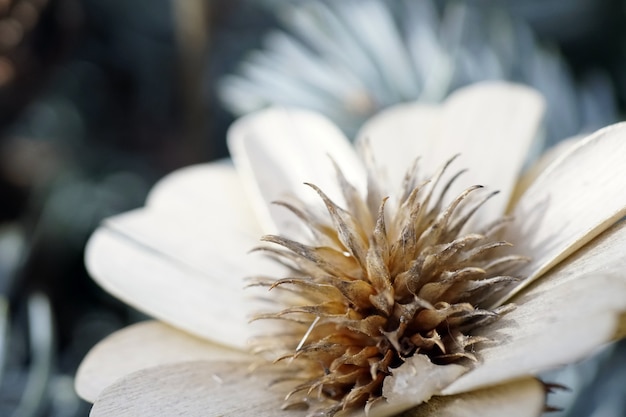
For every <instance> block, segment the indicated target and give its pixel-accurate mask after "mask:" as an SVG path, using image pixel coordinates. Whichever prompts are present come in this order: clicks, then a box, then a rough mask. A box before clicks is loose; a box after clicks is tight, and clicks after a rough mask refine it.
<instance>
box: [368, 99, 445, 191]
mask: <svg viewBox="0 0 626 417" xmlns="http://www.w3.org/2000/svg"><path fill="white" fill-rule="evenodd" d="M442 116H443V109H442V108H441V107H440V106H434V105H428V104H423V103H410V104H399V105H397V106H393V107H390V108H389V109H387V110H384V111H382V112H381V113H378V114H377V115H376V116H374V117H372V118H371V119H370V120H368V121H367V123H365V125H363V127H362V129H361V131H360V132H359V134H358V136H357V142H356V145H357V147H358V148H359V150H360V151H362V152H361V153H362V154H364V153H366V152H371V155H372V157H373V159H374V162H375V164H376V166H377V167H378V168H379V171H380V172H381V175H382V176H384V177H385V178H382V179H383V181H382V182H381V184H383V185H385V186H386V188H385V190H397V189H399V187H400V186H401V185H402V180H403V178H404V176H405V174H406V173H407V170H408V169H409V167H411V166H412V164H413V163H414V162H415V160H416V158H418V157H422V158H424V159H425V158H426V157H428V155H429V154H430V152H431V147H432V146H434V145H435V144H436V143H437V141H438V139H439V136H440V135H441V125H440V123H441V119H442ZM368 148H369V149H368ZM450 156H452V155H450ZM363 159H364V160H367V155H364V156H363ZM441 162H443V161H441Z"/></svg>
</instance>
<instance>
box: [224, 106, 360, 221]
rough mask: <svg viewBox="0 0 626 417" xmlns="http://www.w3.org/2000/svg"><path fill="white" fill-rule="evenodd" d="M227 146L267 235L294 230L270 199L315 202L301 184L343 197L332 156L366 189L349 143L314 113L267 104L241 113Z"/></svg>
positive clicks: (290, 218)
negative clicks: (289, 198) (269, 106)
mask: <svg viewBox="0 0 626 417" xmlns="http://www.w3.org/2000/svg"><path fill="white" fill-rule="evenodd" d="M228 145H229V148H230V151H231V154H232V156H233V160H234V162H235V165H236V166H237V170H238V171H239V172H240V173H243V177H244V178H245V179H246V180H247V181H248V183H247V184H246V185H248V191H250V197H251V200H252V201H254V202H255V203H257V204H258V209H257V210H258V213H259V215H260V216H261V217H260V219H261V221H262V222H263V225H264V226H265V228H266V231H267V232H268V233H276V232H280V233H285V232H289V231H291V232H294V231H295V230H298V227H297V226H294V224H293V222H294V220H295V217H294V216H293V215H292V214H291V213H289V212H288V211H287V210H285V209H284V208H283V207H278V206H275V205H272V204H271V203H272V202H274V201H276V200H283V199H285V198H286V197H288V196H294V195H295V196H298V197H299V198H301V199H302V200H303V201H305V202H308V201H313V202H315V203H318V201H319V199H318V198H317V196H316V195H315V193H312V192H311V190H310V189H309V188H308V187H305V186H303V182H310V183H313V184H315V185H317V186H318V187H320V188H321V189H322V190H324V192H325V193H326V194H327V195H329V197H331V199H333V200H334V201H337V202H342V201H343V199H342V198H341V192H340V189H339V186H338V182H337V177H336V174H335V169H334V167H333V164H332V160H334V161H335V162H336V163H337V164H338V165H339V166H340V167H341V169H342V170H343V172H344V174H345V176H346V178H347V179H348V180H349V181H351V182H352V183H353V184H354V185H355V186H356V187H357V188H358V189H359V190H361V191H363V190H365V185H366V178H365V174H364V169H363V166H362V164H361V162H360V160H359V159H358V157H357V155H356V153H355V152H354V150H353V148H352V145H351V144H350V142H348V140H347V139H346V138H345V137H344V135H343V134H342V133H341V131H340V130H339V129H338V128H337V127H336V126H335V125H333V124H332V123H331V122H330V121H328V120H327V119H326V118H324V117H322V116H321V115H318V114H316V113H313V112H309V111H305V110H295V109H284V108H271V109H266V110H262V111H260V112H258V113H254V114H251V115H248V116H245V117H243V118H241V119H239V120H237V121H236V122H235V123H234V124H233V125H232V126H231V128H230V130H229V131H228Z"/></svg>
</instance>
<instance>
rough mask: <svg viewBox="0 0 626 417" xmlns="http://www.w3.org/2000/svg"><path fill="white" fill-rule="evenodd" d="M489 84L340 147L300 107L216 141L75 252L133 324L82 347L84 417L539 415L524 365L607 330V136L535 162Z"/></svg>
mask: <svg viewBox="0 0 626 417" xmlns="http://www.w3.org/2000/svg"><path fill="white" fill-rule="evenodd" d="M544 107H545V106H544V100H543V99H542V97H541V96H540V94H538V93H537V92H536V91H534V90H532V89H530V88H528V87H524V86H521V85H516V84H509V83H505V82H484V83H478V84H474V85H471V86H468V87H464V88H461V89H459V90H457V91H455V92H454V93H452V94H451V95H450V96H449V97H448V98H447V99H446V100H445V101H444V102H443V103H442V104H440V105H434V104H432V105H431V104H422V103H408V104H403V105H398V106H393V107H390V108H388V109H386V110H384V111H382V112H381V113H378V114H377V115H375V116H374V117H373V118H371V119H370V120H369V121H368V122H366V123H365V124H364V126H363V127H362V128H361V130H360V131H359V133H358V134H357V137H356V139H355V140H354V144H352V143H351V142H350V140H349V139H348V138H346V137H344V135H343V134H342V133H341V131H340V130H339V129H338V128H337V127H335V126H334V125H333V124H332V123H331V122H329V121H328V120H327V119H326V118H324V117H323V116H321V115H318V114H316V113H313V112H311V111H307V110H302V109H288V108H268V109H265V110H260V111H258V112H255V113H251V114H249V115H247V116H245V117H243V118H241V119H239V120H237V121H236V122H235V123H234V124H233V126H232V127H231V128H230V130H229V132H228V143H229V149H230V153H231V156H232V160H222V161H217V162H212V163H206V164H201V165H195V166H190V167H187V168H183V169H181V170H178V171H176V172H174V173H172V174H170V175H169V176H167V177H166V178H164V179H163V180H161V181H160V182H159V183H158V184H157V185H156V186H155V187H154V188H153V190H152V192H151V193H150V195H149V197H148V199H147V202H146V204H145V206H144V207H143V208H140V209H137V210H134V211H131V212H128V213H124V214H121V215H117V216H114V217H111V218H108V219H106V220H105V221H104V222H103V223H102V225H101V226H100V227H99V228H98V229H97V230H96V231H95V232H94V234H93V235H92V237H91V239H90V241H89V244H88V246H87V250H86V255H85V256H86V260H85V261H86V265H87V269H88V270H89V272H90V274H91V275H92V277H93V278H94V279H95V280H96V281H97V282H98V284H99V285H100V286H102V287H103V288H104V289H105V290H107V291H108V292H110V293H111V294H112V295H114V296H115V297H117V298H119V299H120V300H122V301H124V302H126V303H128V304H129V305H131V306H132V307H134V308H136V309H138V310H140V311H142V312H143V313H145V314H147V315H149V316H152V317H154V318H155V319H156V320H148V321H144V322H140V323H137V324H134V325H131V326H129V327H127V328H125V329H123V330H121V331H118V332H116V333H114V334H112V335H111V336H109V337H108V338H106V339H104V340H103V341H102V342H100V343H99V344H98V345H96V346H95V347H94V348H93V349H92V350H91V352H90V353H89V354H88V355H87V357H86V358H85V359H84V361H83V363H82V365H81V367H80V368H79V371H78V374H77V379H76V389H77V391H78V393H79V394H80V395H81V397H83V398H84V399H86V400H88V401H90V402H93V403H94V406H93V408H92V411H91V416H94V417H101V416H153V415H185V416H221V415H243V416H246V415H250V416H252V415H254V416H281V415H285V416H287V415H289V416H298V415H301V416H308V415H324V416H332V415H369V416H388V415H399V414H402V415H407V416H427V415H438V416H496V415H497V416H501V415H509V416H538V415H541V414H542V413H543V412H544V411H545V410H547V409H549V404H550V403H549V392H550V391H551V389H553V386H552V385H551V384H550V381H540V380H539V379H538V378H537V376H536V375H537V374H538V373H540V372H543V371H546V370H550V369H556V368H558V367H561V366H563V365H566V364H569V363H573V362H576V361H579V360H581V359H584V358H586V357H588V356H589V355H591V354H593V353H594V352H596V351H597V350H598V349H599V348H600V347H601V346H603V345H605V344H607V343H609V342H611V341H614V340H617V339H620V338H621V337H623V335H624V334H625V333H626V325H625V324H624V317H625V316H624V312H625V311H626V297H624V296H623V294H624V293H625V291H626V274H624V267H626V258H625V257H624V256H623V253H624V248H625V247H626V228H625V226H624V223H623V222H622V221H621V219H622V217H623V216H624V215H625V214H626V165H624V163H623V158H622V157H623V155H625V154H626V124H617V125H613V126H609V127H606V128H604V129H602V130H599V131H597V132H596V133H593V134H591V135H590V136H588V137H586V138H573V139H570V140H567V141H564V142H562V143H560V144H559V145H556V146H555V147H553V148H550V149H549V150H548V151H547V152H545V153H544V154H543V155H541V156H537V155H536V153H537V149H541V136H542V135H541V131H542V130H541V125H542V116H543V111H544Z"/></svg>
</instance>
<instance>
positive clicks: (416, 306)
mask: <svg viewBox="0 0 626 417" xmlns="http://www.w3.org/2000/svg"><path fill="white" fill-rule="evenodd" d="M453 159H454V158H453ZM451 161H452V160H450V161H448V163H446V164H445V165H444V166H443V167H442V168H441V169H440V170H439V171H438V172H437V173H436V174H435V175H434V176H433V177H432V178H430V180H428V181H423V182H421V183H420V182H419V180H418V174H417V170H416V169H415V167H413V168H412V169H411V170H410V171H409V173H407V175H406V176H405V180H404V184H403V189H402V193H401V196H400V197H399V199H398V201H397V204H396V205H395V208H394V209H393V210H389V209H387V208H386V206H387V205H388V204H387V201H388V199H387V198H386V197H382V194H381V193H380V191H379V187H377V186H376V185H375V181H373V180H372V178H370V181H369V184H370V186H369V188H368V193H367V197H366V198H363V197H361V196H360V195H359V193H358V192H357V191H356V190H355V188H354V187H353V186H352V185H351V184H349V183H348V181H347V180H346V179H345V177H344V176H343V174H342V173H341V171H340V170H339V169H338V170H337V171H338V178H339V183H340V185H341V188H342V191H343V197H344V199H345V201H346V206H347V208H346V209H344V208H341V207H339V206H338V205H337V204H335V203H334V202H333V201H332V200H331V199H330V198H328V196H327V195H326V194H325V193H324V192H323V191H322V190H320V189H319V188H318V187H316V186H315V185H312V184H308V185H309V186H310V187H311V188H313V189H314V190H315V191H316V192H317V193H318V194H319V196H320V198H321V199H322V201H323V203H324V205H325V208H326V213H327V216H326V218H324V217H321V216H319V215H318V214H315V213H314V212H313V211H312V210H310V209H309V208H306V207H305V206H302V207H300V206H299V205H295V204H291V203H284V202H283V203H280V204H281V205H283V206H285V207H286V208H288V209H289V210H291V211H292V212H293V213H295V214H296V215H297V216H298V217H299V218H300V219H301V220H302V221H303V222H304V223H305V224H306V226H308V228H309V229H310V230H311V232H312V236H313V238H312V242H310V243H309V244H303V243H299V242H296V241H294V240H290V239H287V238H285V237H281V236H274V235H271V236H265V237H263V240H264V241H265V242H270V243H272V244H273V245H268V246H264V247H262V248H260V249H262V250H264V251H266V252H267V253H268V254H269V255H270V256H271V257H273V258H275V259H276V260H277V261H279V262H281V263H282V264H284V265H286V266H287V267H288V268H289V270H290V275H289V276H288V277H285V278H282V279H278V280H276V279H270V278H258V280H257V281H256V284H258V285H265V286H268V287H269V288H270V289H272V290H273V293H275V300H276V302H278V303H280V304H281V305H282V306H283V307H282V309H281V310H279V311H277V312H272V313H268V314H260V315H258V316H257V318H258V319H280V320H283V321H284V323H285V324H284V331H283V332H281V333H280V334H278V335H268V337H266V338H263V339H258V340H257V345H256V346H257V350H258V351H264V352H265V353H267V352H270V353H271V354H273V355H276V356H275V358H277V360H278V361H285V360H287V362H288V363H289V369H290V371H289V377H290V378H291V379H294V380H296V381H297V386H296V388H295V389H294V390H293V391H292V392H291V393H289V394H288V395H287V401H286V404H287V405H289V404H299V403H309V402H311V400H312V399H315V400H322V401H324V404H325V405H324V406H323V408H322V409H321V413H322V414H324V415H333V414H334V413H336V412H337V411H339V410H342V409H346V408H353V407H364V406H365V407H367V406H369V405H371V404H372V403H373V402H374V401H376V400H379V399H380V398H381V396H382V385H383V381H384V379H385V378H386V377H387V376H389V375H390V370H391V369H394V368H397V367H399V366H400V365H402V364H403V362H404V361H405V360H406V359H407V358H409V357H411V356H413V355H426V356H427V357H428V358H429V359H430V360H431V361H432V362H433V363H436V364H449V363H458V362H463V361H472V360H476V358H475V356H474V353H473V352H474V350H475V349H476V348H478V347H480V344H481V343H483V342H485V341H486V340H485V339H484V338H483V337H479V336H475V335H473V332H474V331H475V330H476V329H477V328H478V327H480V326H483V325H485V324H487V323H490V322H492V321H494V320H497V319H498V318H499V317H500V316H501V315H502V314H503V313H505V312H506V311H508V310H509V309H510V307H511V306H510V305H507V306H501V307H498V308H494V309H487V308H485V307H484V306H485V305H486V302H487V300H488V299H489V298H490V297H492V296H493V295H494V293H495V292H498V291H501V290H502V289H503V288H504V287H507V286H508V285H510V284H511V283H512V282H513V281H515V279H516V278H515V277H514V276H513V275H512V273H513V272H514V270H515V269H516V267H518V266H519V264H520V263H521V262H524V261H526V258H524V257H522V256H517V255H510V254H506V253H503V250H502V247H503V246H510V244H509V243H507V242H504V241H501V240H498V239H497V235H498V232H499V231H500V230H501V228H502V226H503V225H504V224H505V223H506V219H498V220H497V221H496V222H494V223H492V224H491V225H490V226H489V227H487V228H485V229H484V230H480V231H479V232H472V231H468V230H466V229H467V228H468V225H469V223H470V220H471V218H472V216H473V215H474V213H475V212H476V211H477V210H478V209H479V208H480V207H481V206H482V204H483V203H484V202H485V201H487V200H488V199H489V198H490V197H491V196H493V195H494V194H495V193H491V194H485V193H482V192H481V191H480V190H481V188H482V187H481V186H474V187H470V188H468V189H466V190H465V191H463V192H462V193H461V194H459V195H458V196H457V197H456V198H454V199H452V200H451V201H450V202H449V203H444V201H445V193H446V191H447V190H448V189H449V188H450V185H451V184H452V183H453V182H454V180H455V179H456V178H457V177H458V176H459V174H460V173H462V172H460V173H458V174H457V175H453V176H451V178H450V179H449V180H448V181H447V182H446V183H443V182H442V181H441V179H442V177H444V176H445V175H444V174H445V171H446V168H447V167H448V165H449V164H450V162H451ZM370 177H372V176H370ZM483 191H484V190H483ZM418 377H419V376H418ZM317 411H320V410H317Z"/></svg>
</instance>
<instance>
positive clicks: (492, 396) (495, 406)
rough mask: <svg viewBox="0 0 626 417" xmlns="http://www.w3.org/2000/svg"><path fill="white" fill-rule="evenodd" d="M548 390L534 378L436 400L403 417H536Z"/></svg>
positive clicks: (541, 410)
mask: <svg viewBox="0 0 626 417" xmlns="http://www.w3.org/2000/svg"><path fill="white" fill-rule="evenodd" d="M544 405H545V389H544V386H543V384H542V383H541V382H539V381H538V380H536V379H534V378H527V379H521V380H517V381H513V382H509V383H507V384H502V385H496V386H493V387H489V388H485V389H481V390H477V391H472V392H468V393H464V394H459V395H454V396H446V397H433V398H432V399H431V401H429V402H428V403H426V404H423V405H422V406H419V407H417V408H416V409H414V410H411V411H408V412H406V413H404V414H402V416H403V417H432V416H438V417H500V416H507V417H533V416H540V415H541V414H542V413H543V411H544Z"/></svg>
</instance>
